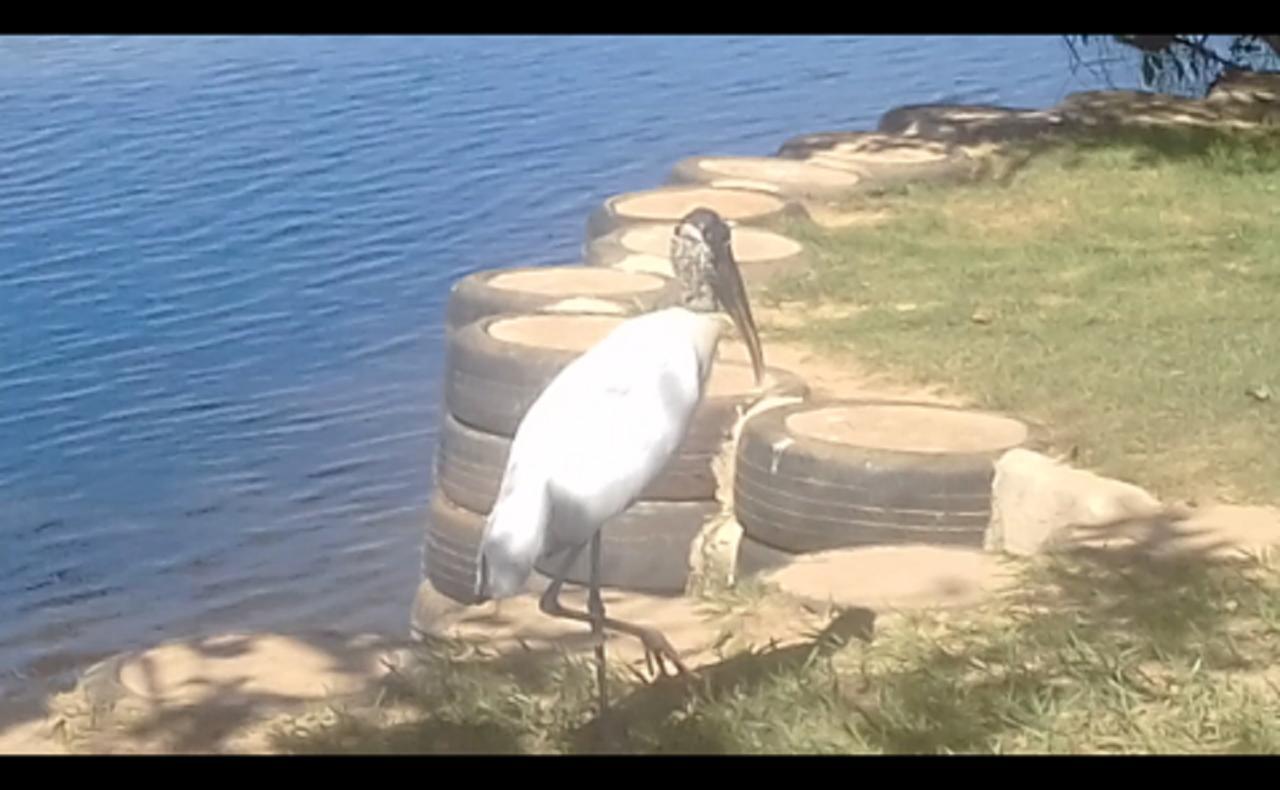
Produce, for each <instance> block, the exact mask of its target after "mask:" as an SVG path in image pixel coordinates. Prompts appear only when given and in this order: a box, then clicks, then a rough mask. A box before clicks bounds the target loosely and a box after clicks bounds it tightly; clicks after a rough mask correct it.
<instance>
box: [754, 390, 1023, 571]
mask: <svg viewBox="0 0 1280 790" xmlns="http://www.w3.org/2000/svg"><path fill="white" fill-rule="evenodd" d="M842 405H851V406H876V405H893V406H919V407H925V408H931V409H947V410H950V411H956V412H965V413H974V412H972V411H971V410H965V409H950V408H949V407H945V406H937V405H936V404H922V403H903V402H891V401H842V402H835V403H807V404H796V405H792V406H784V407H781V408H777V409H772V410H769V411H766V412H762V413H761V414H758V415H756V416H755V417H753V418H752V419H751V420H749V421H748V422H747V423H746V425H744V426H743V429H742V434H741V436H740V439H739V443H738V450H737V459H736V464H735V476H734V510H735V514H736V516H737V519H738V522H739V523H740V524H741V525H742V528H743V531H744V533H745V534H746V535H748V536H750V537H751V538H752V539H754V540H756V541H758V542H760V543H763V544H765V545H766V546H770V547H772V548H775V549H781V550H784V551H788V552H793V553H805V552H813V551H823V550H827V549H838V548H846V547H853V546H868V545H885V544H908V543H910V544H930V545H952V546H971V547H978V548H980V547H981V546H982V544H983V536H984V534H985V532H986V529H987V526H988V524H989V522H990V518H991V484H992V478H993V477H994V474H995V467H994V464H995V461H996V460H997V459H998V458H999V457H1000V455H1001V454H1002V453H1003V452H1005V451H1006V450H1007V449H1010V447H1004V448H1001V449H999V450H993V451H991V452H946V453H939V452H926V453H914V452H907V451H901V450H887V449H881V448H864V447H858V446H854V445H850V444H846V443H836V442H831V441H825V440H818V439H814V438H811V437H808V436H803V435H797V434H795V433H793V432H792V431H790V430H788V428H787V426H786V420H787V418H788V417H790V416H791V415H793V414H796V413H797V412H802V411H810V410H817V409H823V408H826V407H829V406H842ZM978 413H979V414H982V413H981V412H978ZM990 416H1002V415H990ZM1024 427H1025V426H1024ZM1027 432H1028V433H1027V435H1028V436H1030V429H1029V428H1028V429H1027ZM1025 444H1026V442H1025V441H1024V442H1020V443H1017V444H1014V445H1012V446H1023V445H1025ZM775 447H777V448H781V449H780V450H779V451H777V452H775V449H774V448H775Z"/></svg>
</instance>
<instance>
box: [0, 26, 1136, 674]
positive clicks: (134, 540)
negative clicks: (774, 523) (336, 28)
mask: <svg viewBox="0 0 1280 790" xmlns="http://www.w3.org/2000/svg"><path fill="white" fill-rule="evenodd" d="M1121 71H1122V70H1121ZM1120 76H1124V74H1123V73H1122V74H1120ZM1124 86H1125V85H1123V84H1122V87H1124ZM1091 87H1100V86H1099V85H1098V84H1097V78H1096V77H1095V76H1094V75H1090V74H1087V73H1081V74H1078V75H1075V76H1073V75H1072V74H1071V72H1070V69H1069V66H1068V55H1067V50H1066V47H1065V46H1064V45H1063V44H1062V43H1061V42H1060V41H1059V40H1058V39H1057V38H1053V37H1034V38H1003V37H1001V38H980V39H972V38H971V39H937V40H922V39H919V38H916V37H911V38H903V39H898V38H888V37H862V38H799V37H785V38H752V37H737V38H714V39H704V38H692V37H689V38H651V37H621V38H601V37H570V38H522V37H517V38H505V37H485V38H319V37H299V38H268V37H248V38H220V37H203V38H98V37H69V38H4V39H0V117H3V124H2V125H0V129H2V130H3V131H2V132H0V407H2V408H0V686H3V683H4V679H5V678H10V679H12V678H21V677H24V676H30V675H47V674H48V673H52V672H56V671H58V670H61V669H65V668H67V667H70V666H73V665H75V664H76V663H77V662H80V661H83V660H85V659H86V658H88V657H93V656H97V655H101V654H104V653H107V652H111V651H115V650H120V649H125V648H128V647H131V646H134V645H136V644H138V643H139V642H141V641H144V640H157V639H161V638H166V637H169V636H174V635H180V634H189V633H196V632H205V631H216V630H222V629H228V628H271V629H279V630H289V629H295V628H313V627H337V628H345V629H373V630H384V631H394V632H402V633H403V632H404V631H405V629H406V628H407V618H408V610H409V604H410V601H411V598H412V595H413V592H414V589H415V586H416V584H417V581H418V574H419V558H420V546H421V536H422V528H423V525H424V520H425V511H426V504H427V499H428V496H429V492H430V485H431V480H430V462H431V456H432V452H433V450H434V442H435V431H436V420H437V400H438V396H439V392H440V386H439V380H438V379H439V375H440V371H441V364H442V352H443V345H442V341H441V336H442V335H441V326H440V322H441V315H442V309H443V305H444V301H445V299H446V296H447V292H448V288H449V285H450V283H451V282H452V281H453V280H454V279H456V278H457V277H459V276H462V275H464V274H466V273H468V272H472V271H476V270H478V269H484V268H490V267H497V266H514V265H530V264H544V263H559V262H567V261H572V260H574V259H575V257H576V256H577V254H578V250H579V247H580V244H581V238H582V233H583V228H584V223H585V220H586V217H587V215H588V213H589V212H590V211H591V210H592V209H593V208H594V207H595V206H596V205H597V204H598V203H599V202H600V201H601V200H603V199H604V198H605V197H607V196H608V195H610V194H613V193H617V192H622V191H627V190H634V189H642V188H646V187H649V186H653V185H657V184H658V183H660V182H661V181H662V180H663V179H664V178H665V176H666V173H667V169H668V168H669V167H670V166H671V165H672V164H673V163H674V162H675V161H676V160H677V159H680V158H682V157H684V156H688V155H691V154H696V153H728V154H735V153H736V154H768V153H772V152H773V151H774V150H775V149H776V147H777V146H778V144H779V143H781V142H782V141H783V140H784V139H785V138H787V137H789V136H791V135H794V134H798V133H802V132H807V131H816V130H824V129H834V128H872V127H874V125H875V123H876V121H877V119H878V118H879V116H880V115H881V114H882V113H883V112H884V111H886V110H888V109H890V108H891V107H893V106H894V105H897V104H904V103H914V102H927V101H957V102H983V103H986V102H993V103H1004V104H1011V105H1019V106H1046V105H1049V104H1052V103H1054V102H1056V101H1058V100H1059V99H1060V98H1062V96H1063V95H1064V94H1065V93H1067V92H1069V91H1072V90H1081V89H1085V88H1091Z"/></svg>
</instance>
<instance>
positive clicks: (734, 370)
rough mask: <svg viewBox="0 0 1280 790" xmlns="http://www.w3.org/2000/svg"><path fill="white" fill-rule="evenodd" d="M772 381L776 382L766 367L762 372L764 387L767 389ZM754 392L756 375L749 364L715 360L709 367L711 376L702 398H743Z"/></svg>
mask: <svg viewBox="0 0 1280 790" xmlns="http://www.w3.org/2000/svg"><path fill="white" fill-rule="evenodd" d="M774 381H776V379H775V377H774V375H773V374H772V373H771V372H770V371H769V368H768V367H767V366H766V367H765V370H764V386H766V387H767V386H768V385H769V384H771V383H773V382H774ZM755 391H756V375H755V373H754V372H752V370H751V365H750V364H743V363H741V362H726V361H724V360H716V362H715V364H714V365H712V366H711V376H710V378H708V379H707V390H706V393H705V395H704V397H708V396H716V397H719V396H730V397H734V396H739V395H743V396H745V395H749V394H751V393H753V392H755Z"/></svg>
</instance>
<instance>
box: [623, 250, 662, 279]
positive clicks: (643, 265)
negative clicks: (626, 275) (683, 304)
mask: <svg viewBox="0 0 1280 790" xmlns="http://www.w3.org/2000/svg"><path fill="white" fill-rule="evenodd" d="M609 268H611V269H620V270H622V271H625V272H645V273H648V274H661V275H665V276H667V277H675V276H676V271H675V269H673V268H672V266H671V259H670V258H668V257H666V256H665V255H648V254H646V253H640V252H637V253H632V254H631V255H628V256H627V257H625V258H623V259H622V260H620V261H618V262H617V263H615V264H613V265H612V266H610V267H609Z"/></svg>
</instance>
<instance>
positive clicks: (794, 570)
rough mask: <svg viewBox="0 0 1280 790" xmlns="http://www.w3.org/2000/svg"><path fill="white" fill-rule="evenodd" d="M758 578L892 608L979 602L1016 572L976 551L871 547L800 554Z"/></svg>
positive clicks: (846, 602)
mask: <svg viewBox="0 0 1280 790" xmlns="http://www.w3.org/2000/svg"><path fill="white" fill-rule="evenodd" d="M761 579H762V580H763V581H765V582H767V583H769V584H774V585H776V586H777V587H779V588H780V589H781V590H782V591H783V592H786V593H787V594H789V595H792V596H795V597H796V598H800V599H803V600H807V601H811V602H814V603H818V604H825V603H831V604H834V605H835V606H836V607H839V608H852V607H865V608H869V609H887V610H893V609H917V608H946V607H955V606H967V605H973V604H977V603H981V602H982V601H984V600H986V599H987V598H988V597H989V596H991V595H993V594H997V593H999V592H1000V591H1002V590H1005V589H1008V587H1009V585H1010V584H1011V583H1012V581H1013V579H1014V575H1013V572H1012V566H1011V565H1010V563H1009V562H1008V561H1006V560H1004V559H1002V558H1001V557H999V556H998V555H995V554H991V553H989V552H983V551H978V550H975V549H962V548H949V547H941V546H869V547H863V548H850V549H835V550H831V551H823V552H816V553H813V554H804V555H798V556H797V557H796V559H795V560H794V561H793V562H791V563H790V564H789V565H787V566H786V567H783V568H779V569H778V570H774V571H768V572H765V573H763V574H761Z"/></svg>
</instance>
